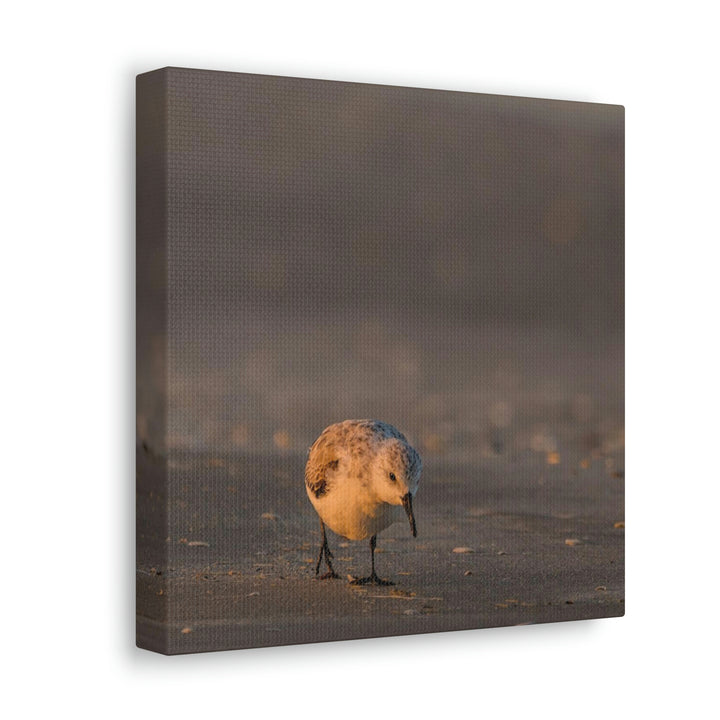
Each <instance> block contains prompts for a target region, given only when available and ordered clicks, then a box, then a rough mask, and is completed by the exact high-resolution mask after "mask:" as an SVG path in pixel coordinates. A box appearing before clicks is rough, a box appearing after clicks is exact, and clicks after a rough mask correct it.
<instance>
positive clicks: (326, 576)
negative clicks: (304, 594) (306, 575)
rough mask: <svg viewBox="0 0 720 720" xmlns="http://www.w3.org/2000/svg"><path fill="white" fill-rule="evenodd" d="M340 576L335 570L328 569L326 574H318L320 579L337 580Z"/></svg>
mask: <svg viewBox="0 0 720 720" xmlns="http://www.w3.org/2000/svg"><path fill="white" fill-rule="evenodd" d="M339 577H340V576H339V575H338V574H337V573H336V572H335V571H334V570H328V571H327V572H326V573H325V574H324V575H318V576H317V579H318V580H337V579H338V578H339Z"/></svg>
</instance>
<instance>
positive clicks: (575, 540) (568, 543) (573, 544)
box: [565, 538, 580, 547]
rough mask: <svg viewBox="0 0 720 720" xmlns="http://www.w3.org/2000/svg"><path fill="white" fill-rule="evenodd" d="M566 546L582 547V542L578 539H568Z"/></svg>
mask: <svg viewBox="0 0 720 720" xmlns="http://www.w3.org/2000/svg"><path fill="white" fill-rule="evenodd" d="M565 544H566V545H569V546H570V547H574V546H575V545H580V541H579V540H578V539H577V538H567V539H566V540H565Z"/></svg>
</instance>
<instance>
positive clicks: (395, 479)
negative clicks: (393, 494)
mask: <svg viewBox="0 0 720 720" xmlns="http://www.w3.org/2000/svg"><path fill="white" fill-rule="evenodd" d="M390 479H391V480H392V481H393V482H396V481H397V478H396V477H395V473H390Z"/></svg>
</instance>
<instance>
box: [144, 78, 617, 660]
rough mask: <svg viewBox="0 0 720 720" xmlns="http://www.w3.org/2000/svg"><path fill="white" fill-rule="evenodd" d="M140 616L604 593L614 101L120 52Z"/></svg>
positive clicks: (517, 605)
mask: <svg viewBox="0 0 720 720" xmlns="http://www.w3.org/2000/svg"><path fill="white" fill-rule="evenodd" d="M136 257H137V446H136V454H137V513H136V518H137V576H136V588H137V643H138V645H139V646H141V647H144V648H147V649H150V650H156V651H159V652H163V653H167V654H176V653H191V652H200V651H209V650H226V649H233V648H250V647H261V646H268V645H283V644H290V643H309V642H319V641H329V640H345V639H353V638H367V637H377V636H388V635H403V634H410V633H430V632H439V631H449V630H459V629H472V628H486V627H494V626H501V625H517V624H528V623H545V622H556V621H566V620H580V619H588V618H601V617H615V616H621V615H623V613H624V521H625V518H624V364H623V363H624V111H623V108H622V107H620V106H613V105H599V104H591V103H578V102H566V101H557V100H538V99H528V98H518V97H505V96H496V95H482V94H473V93H463V92H447V91H441V90H422V89H414V88H403V87H388V86H380V85H366V84H357V83H343V82H328V81H320V80H305V79H296V78H285V77H271V76H262V75H249V74H241V73H223V72H210V71H201V70H186V69H180V68H165V69H162V70H156V71H153V72H149V73H146V74H143V75H140V76H138V78H137V253H136Z"/></svg>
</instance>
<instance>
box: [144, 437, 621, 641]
mask: <svg viewBox="0 0 720 720" xmlns="http://www.w3.org/2000/svg"><path fill="white" fill-rule="evenodd" d="M595 455H596V456H595V457H593V456H592V453H591V454H588V453H586V452H584V451H583V449H582V448H581V447H573V445H572V444H571V443H569V444H568V447H566V448H560V451H559V452H558V453H556V454H553V455H551V456H548V455H545V454H543V453H536V452H532V451H527V450H526V451H521V452H518V453H517V454H513V452H512V451H508V452H507V453H505V454H503V455H498V456H497V457H488V458H484V459H482V460H478V461H475V462H472V463H462V462H451V461H449V460H447V459H443V458H442V457H437V458H427V459H426V460H425V471H424V473H423V479H422V482H421V488H420V491H419V493H418V496H417V500H416V515H417V521H418V538H417V539H416V540H414V539H413V538H412V537H411V536H410V533H409V530H408V528H407V523H397V524H396V525H394V526H392V527H391V528H389V529H388V530H387V531H385V532H384V533H382V534H381V535H380V536H379V539H378V551H377V556H376V557H377V568H378V573H379V574H380V576H381V577H384V578H388V579H391V580H392V581H394V583H395V585H394V586H392V587H374V586H369V587H368V586H365V587H357V586H351V585H349V584H348V582H347V579H346V576H347V575H352V574H366V573H367V571H368V568H369V550H368V547H367V543H365V542H348V541H345V540H344V539H343V538H339V537H337V536H336V535H334V534H331V535H330V538H329V541H330V546H331V548H332V550H333V552H334V554H335V558H336V560H335V566H336V569H337V570H338V572H339V573H340V574H341V576H342V578H343V579H341V580H334V581H319V580H316V579H315V577H314V565H315V560H316V558H317V551H318V548H319V544H320V534H319V527H318V522H317V516H316V515H315V513H314V510H313V508H312V506H311V505H310V503H309V502H308V500H307V497H306V495H305V489H304V485H303V467H304V462H305V458H304V457H303V456H302V455H299V454H275V455H232V456H227V457H218V456H212V455H209V454H183V455H177V454H176V455H175V456H173V458H172V460H171V461H170V462H169V467H170V472H169V475H170V478H171V479H170V481H169V491H170V495H171V499H170V501H169V503H168V512H167V514H166V515H165V514H164V513H163V512H162V510H161V504H162V503H163V502H164V496H163V495H162V494H161V493H159V490H160V486H161V480H162V475H163V472H164V470H163V464H164V461H163V460H162V459H159V458H156V457H153V456H152V455H151V454H149V453H147V452H143V451H142V450H141V451H140V452H139V455H138V467H139V472H140V473H142V474H143V477H144V480H145V483H144V487H145V488H146V492H145V493H144V494H143V495H142V496H140V497H139V502H138V527H139V530H138V532H139V537H138V558H137V559H138V571H137V596H138V614H137V630H138V644H139V645H140V646H141V647H148V648H152V649H157V650H160V651H162V652H166V653H168V654H178V653H190V652H202V651H209V650H222V649H232V648H248V647H262V646H269V645H280V644H292V643H308V642H320V641H329V640H347V639H353V638H363V637H377V636H387V635H397V634H409V633H430V632H441V631H448V630H461V629H471V628H486V627H494V626H503V625H519V624H529V623H543V622H557V621H566V620H581V619H587V618H603V617H616V616H621V615H623V614H624V491H623V487H624V477H623V476H624V472H623V467H622V451H618V452H617V453H616V454H615V455H614V456H613V455H609V454H607V453H606V454H604V455H603V456H598V455H599V454H598V453H595ZM153 478H154V479H155V482H153ZM153 488H155V491H153ZM163 535H164V536H165V537H164V544H165V549H166V551H167V559H168V565H167V568H164V567H163V565H162V563H163V559H162V557H160V556H155V557H153V555H152V550H151V549H150V548H152V547H153V546H155V547H157V543H156V541H157V539H158V538H159V537H161V536H163Z"/></svg>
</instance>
